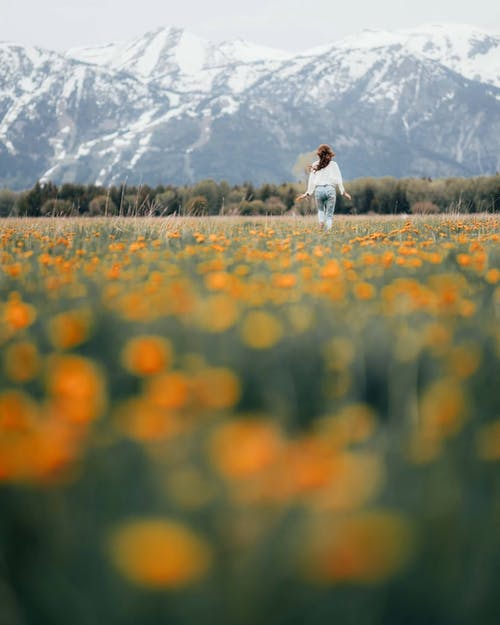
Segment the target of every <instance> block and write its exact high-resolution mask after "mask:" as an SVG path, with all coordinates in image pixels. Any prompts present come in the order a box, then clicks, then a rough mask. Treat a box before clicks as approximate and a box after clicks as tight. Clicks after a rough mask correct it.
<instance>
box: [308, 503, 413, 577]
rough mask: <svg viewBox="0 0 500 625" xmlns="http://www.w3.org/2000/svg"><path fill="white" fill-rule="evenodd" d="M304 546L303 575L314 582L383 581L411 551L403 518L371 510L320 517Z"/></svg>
mask: <svg viewBox="0 0 500 625" xmlns="http://www.w3.org/2000/svg"><path fill="white" fill-rule="evenodd" d="M312 530H313V531H312V532H311V535H310V537H309V540H307V541H306V547H305V562H304V565H305V574H306V577H307V578H308V579H310V580H311V581H313V582H316V583H326V584H328V583H336V582H356V583H367V584H374V583H379V582H383V581H385V580H386V579H389V578H391V577H393V576H394V575H396V574H397V573H398V572H400V571H401V570H402V569H403V568H404V567H405V566H406V565H407V564H408V563H409V561H410V560H411V557H412V554H413V551H414V530H413V527H412V525H411V524H410V522H409V521H408V520H407V519H406V518H405V517H403V516H401V515H399V514H396V513H393V512H385V511H371V512H365V513H359V514H354V515H352V516H346V517H340V518H333V519H332V518H331V517H328V518H326V519H325V518H322V519H321V521H320V522H318V523H315V524H314V527H313V528H312Z"/></svg>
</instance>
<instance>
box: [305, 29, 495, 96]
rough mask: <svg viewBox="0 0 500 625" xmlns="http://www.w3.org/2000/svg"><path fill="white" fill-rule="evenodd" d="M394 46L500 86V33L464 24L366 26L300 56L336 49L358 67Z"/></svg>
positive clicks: (467, 75)
mask: <svg viewBox="0 0 500 625" xmlns="http://www.w3.org/2000/svg"><path fill="white" fill-rule="evenodd" d="M394 46H401V49H402V50H404V51H405V52H410V53H413V54H418V55H421V56H423V57H425V58H428V59H431V60H433V61H437V62H438V63H441V64H442V65H445V66H446V67H448V68H450V69H452V70H453V71H455V72H457V73H458V74H461V75H462V76H465V77H466V78H469V79H470V80H478V81H480V82H485V83H489V84H492V85H495V86H497V87H500V33H498V32H497V33H494V32H486V31H484V30H480V29H478V28H475V27H473V26H467V25H464V24H433V25H429V26H423V27H420V28H412V29H403V30H396V31H391V32H389V31H384V30H371V29H367V30H363V31H361V32H360V33H358V34H356V35H351V36H349V37H346V38H344V39H342V40H340V41H338V42H335V43H332V44H331V45H328V46H321V47H319V48H314V49H312V50H309V51H306V52H305V53H303V55H302V56H306V57H317V56H321V55H322V54H324V53H326V52H332V50H335V51H336V52H338V53H344V54H346V53H347V54H349V55H350V56H352V58H353V62H354V63H355V64H356V65H358V67H360V66H362V65H363V62H362V61H363V58H364V55H367V57H366V60H367V61H369V58H370V57H371V56H373V55H374V54H377V53H380V51H381V50H384V49H386V48H393V47H394Z"/></svg>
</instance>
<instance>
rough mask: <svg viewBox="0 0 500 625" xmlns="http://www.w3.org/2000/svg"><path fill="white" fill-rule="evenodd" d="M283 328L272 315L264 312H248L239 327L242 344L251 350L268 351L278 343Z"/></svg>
mask: <svg viewBox="0 0 500 625" xmlns="http://www.w3.org/2000/svg"><path fill="white" fill-rule="evenodd" d="M282 334H283V326H282V324H281V322H280V321H279V320H278V319H276V317H275V316H274V315H271V314H270V313H266V312H264V311H258V310H257V311H252V312H249V313H248V314H247V315H246V317H245V319H244V320H243V324H242V327H241V337H242V339H243V342H244V343H245V344H246V345H248V347H252V348H253V349H268V348H270V347H272V346H273V345H275V344H276V343H278V341H279V340H280V339H281V337H282Z"/></svg>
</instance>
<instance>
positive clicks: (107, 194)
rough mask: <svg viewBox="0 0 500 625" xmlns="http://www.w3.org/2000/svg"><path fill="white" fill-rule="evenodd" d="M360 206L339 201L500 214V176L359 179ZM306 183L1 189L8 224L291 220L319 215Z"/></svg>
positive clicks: (349, 208) (353, 186)
mask: <svg viewBox="0 0 500 625" xmlns="http://www.w3.org/2000/svg"><path fill="white" fill-rule="evenodd" d="M345 186H346V188H347V189H348V190H349V192H350V194H351V195H352V201H348V200H346V199H345V198H343V197H341V196H338V197H337V205H336V209H335V211H336V213H340V214H395V213H415V214H432V213H446V212H460V213H479V212H496V211H499V210H500V175H499V174H497V175H494V176H482V177H475V178H442V179H436V180H432V179H430V178H403V179H397V178H393V177H383V178H358V179H356V180H353V181H350V182H346V183H345ZM304 187H305V183H283V184H279V185H278V184H263V185H261V186H259V187H255V186H254V185H253V184H252V183H250V182H245V183H243V184H240V185H230V184H229V183H227V182H224V181H222V182H218V183H217V182H215V181H214V180H202V181H201V182H198V183H196V184H193V185H191V186H174V185H167V186H164V185H159V186H156V187H150V186H148V185H141V186H126V185H119V186H111V187H108V188H105V187H102V186H97V185H82V184H73V183H66V184H62V185H60V186H57V185H55V184H53V183H52V182H47V183H45V184H42V183H40V182H37V183H36V184H35V186H34V187H33V188H32V189H29V190H26V191H20V192H15V191H11V190H9V189H0V217H7V216H20V217H44V216H79V215H80V216H103V215H109V216H112V215H123V216H167V215H186V216H203V215H248V216H249V215H284V214H295V215H297V214H307V213H312V212H315V210H316V209H315V206H314V201H313V200H312V199H310V200H305V201H303V202H299V203H297V202H296V201H295V198H296V196H297V195H298V194H299V193H302V192H303V190H304Z"/></svg>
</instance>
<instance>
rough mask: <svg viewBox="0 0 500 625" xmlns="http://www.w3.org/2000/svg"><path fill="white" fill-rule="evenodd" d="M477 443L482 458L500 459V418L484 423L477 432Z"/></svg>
mask: <svg viewBox="0 0 500 625" xmlns="http://www.w3.org/2000/svg"><path fill="white" fill-rule="evenodd" d="M476 444H477V453H478V455H479V457H480V458H481V459H482V460H489V461H495V460H500V419H497V420H496V421H492V422H491V423H488V424H487V425H483V427H482V428H481V429H480V430H479V432H478V433H477V438H476Z"/></svg>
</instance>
